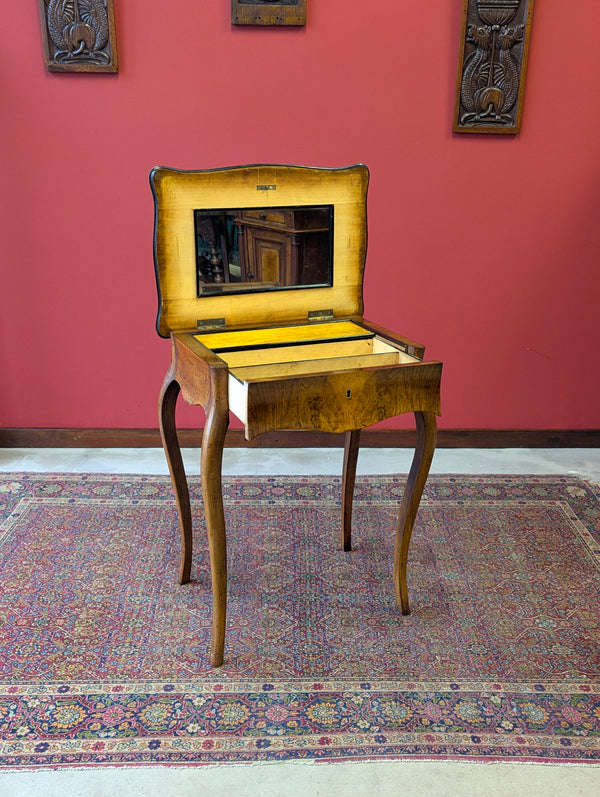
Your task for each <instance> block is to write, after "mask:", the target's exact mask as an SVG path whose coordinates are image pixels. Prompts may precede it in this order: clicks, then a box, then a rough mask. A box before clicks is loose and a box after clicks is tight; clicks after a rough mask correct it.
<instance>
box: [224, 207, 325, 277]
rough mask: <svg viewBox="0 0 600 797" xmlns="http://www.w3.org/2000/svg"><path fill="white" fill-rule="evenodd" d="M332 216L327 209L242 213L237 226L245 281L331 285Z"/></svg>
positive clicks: (282, 209)
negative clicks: (330, 246) (330, 233)
mask: <svg viewBox="0 0 600 797" xmlns="http://www.w3.org/2000/svg"><path fill="white" fill-rule="evenodd" d="M330 213H331V211H330V209H329V208H327V207H321V208H276V209H265V210H243V211H241V212H240V213H239V215H238V216H236V219H235V224H236V228H237V234H238V244H239V251H240V268H241V279H242V282H260V283H263V284H272V285H314V284H323V283H327V282H329V279H330V275H329V269H330V259H329V245H328V240H329V229H330Z"/></svg>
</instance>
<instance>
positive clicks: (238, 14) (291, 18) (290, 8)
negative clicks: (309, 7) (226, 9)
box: [231, 0, 306, 25]
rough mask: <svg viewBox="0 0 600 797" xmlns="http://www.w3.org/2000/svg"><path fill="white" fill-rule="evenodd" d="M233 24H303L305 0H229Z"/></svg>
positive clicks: (304, 21) (304, 20) (304, 22)
mask: <svg viewBox="0 0 600 797" xmlns="http://www.w3.org/2000/svg"><path fill="white" fill-rule="evenodd" d="M231 21H232V23H233V24H234V25H305V24H306V0H231Z"/></svg>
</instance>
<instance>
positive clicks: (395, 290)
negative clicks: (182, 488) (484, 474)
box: [0, 0, 600, 429]
mask: <svg viewBox="0 0 600 797" xmlns="http://www.w3.org/2000/svg"><path fill="white" fill-rule="evenodd" d="M36 5H37V4H36V3H24V2H22V3H11V4H8V6H7V8H6V9H5V10H4V12H3V25H2V34H1V36H2V38H3V40H2V42H1V46H0V52H1V53H2V64H3V67H2V70H1V74H0V91H1V96H2V103H3V114H2V116H3V122H2V125H1V126H0V152H1V154H2V158H3V164H2V178H3V190H2V213H1V220H0V224H1V225H2V230H1V240H2V250H1V251H2V283H1V284H2V294H1V295H2V302H1V308H2V310H1V312H0V335H1V337H0V373H1V374H2V387H1V393H0V426H5V427H154V426H156V397H157V393H158V389H159V385H160V382H161V380H162V376H163V374H164V372H165V370H166V367H167V365H168V360H169V354H170V352H169V344H168V342H166V341H163V340H161V339H159V338H158V337H157V336H156V334H155V332H154V320H155V310H156V298H155V285H154V273H153V263H152V222H153V207H152V198H151V194H150V189H149V187H148V172H149V170H150V168H151V167H152V166H153V165H156V164H162V165H168V166H175V167H180V168H211V167H217V166H225V165H232V164H238V163H239V164H242V163H257V162H283V163H286V162H287V163H299V164H307V165H316V166H342V165H346V164H349V163H354V162H357V161H363V162H364V163H366V164H367V165H368V166H369V168H370V170H371V187H370V194H369V215H370V226H369V254H368V261H367V273H366V282H365V304H366V313H365V315H366V317H367V318H370V319H372V320H374V321H377V322H379V323H381V324H383V325H385V326H388V327H391V328H393V329H396V330H397V331H399V332H403V333H404V334H406V335H409V336H410V337H413V338H416V339H417V340H422V341H423V342H425V343H426V344H427V348H428V352H427V353H428V355H429V356H430V357H432V358H435V359H441V360H443V361H444V363H445V372H444V388H443V409H444V416H443V418H442V422H441V425H442V426H443V427H445V428H496V429H502V428H530V429H535V428H598V427H600V401H599V397H598V385H599V381H600V355H599V351H600V346H599V343H600V334H599V332H598V307H599V299H600V290H599V276H598V265H599V264H598V252H599V248H600V240H599V239H600V232H599V229H600V226H599V225H598V208H599V204H598V196H599V191H600V146H599V144H598V121H599V114H600V110H599V109H600V104H599V100H600V70H599V67H600V45H599V42H598V29H599V24H598V23H600V6H599V4H598V3H597V2H596V0H578V2H577V3H565V2H564V0H544V2H538V3H537V7H536V9H535V13H534V19H533V33H532V37H531V48H530V59H529V72H528V77H527V91H526V97H525V107H524V114H523V126H522V131H521V134H520V135H519V136H517V137H512V136H470V135H462V136H461V135H453V134H452V133H451V124H452V107H453V101H454V86H455V78H456V63H457V57H458V42H459V28H460V10H461V5H462V3H461V0H452V1H451V2H450V1H448V0H447V2H439V3H424V2H417V3H415V2H412V3H410V2H398V0H379V2H377V3H371V4H364V3H358V2H356V0H355V1H354V2H348V0H327V2H323V1H322V0H321V1H320V2H319V0H308V3H307V5H308V24H307V25H306V28H303V29H288V30H286V29H276V28H265V29H252V28H232V27H231V25H230V4H229V1H228V0H202V2H198V0H169V2H164V0H127V1H126V0H115V17H116V24H117V36H118V48H119V59H120V66H121V69H120V73H119V74H118V75H81V74H76V75H62V74H49V73H47V72H46V71H45V70H44V65H43V58H42V50H41V41H40V33H39V21H38V16H37V8H36ZM182 418H183V422H184V424H186V425H192V424H193V422H194V419H196V420H201V416H199V415H198V414H192V413H191V412H190V411H189V410H187V411H185V412H184V413H183V414H182ZM405 423H406V421H402V420H400V421H396V422H395V425H396V426H401V425H404V424H405Z"/></svg>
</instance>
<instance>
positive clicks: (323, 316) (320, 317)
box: [308, 310, 333, 321]
mask: <svg viewBox="0 0 600 797" xmlns="http://www.w3.org/2000/svg"><path fill="white" fill-rule="evenodd" d="M332 318H333V310H309V312H308V320H309V321H331V319H332Z"/></svg>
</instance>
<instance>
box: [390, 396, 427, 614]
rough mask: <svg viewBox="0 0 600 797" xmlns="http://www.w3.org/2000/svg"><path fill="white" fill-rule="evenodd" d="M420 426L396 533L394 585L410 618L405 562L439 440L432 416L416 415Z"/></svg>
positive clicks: (425, 414) (399, 605)
mask: <svg viewBox="0 0 600 797" xmlns="http://www.w3.org/2000/svg"><path fill="white" fill-rule="evenodd" d="M415 420H416V423H417V446H416V448H415V454H414V457H413V461H412V465H411V468H410V473H409V475H408V481H407V483H406V489H405V490H404V496H403V497H402V504H401V505H400V517H399V521H398V530H397V533H396V547H395V554H394V584H395V587H396V603H397V604H398V608H399V609H400V611H401V612H402V614H410V606H409V602H408V587H407V583H406V562H407V559H408V548H409V546H410V538H411V535H412V530H413V526H414V523H415V518H416V516H417V511H418V509H419V504H420V502H421V496H422V495H423V489H424V487H425V483H426V481H427V477H428V475H429V468H430V467H431V460H432V459H433V453H434V451H435V443H436V439H437V422H436V417H435V415H434V414H433V413H431V412H415Z"/></svg>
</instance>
